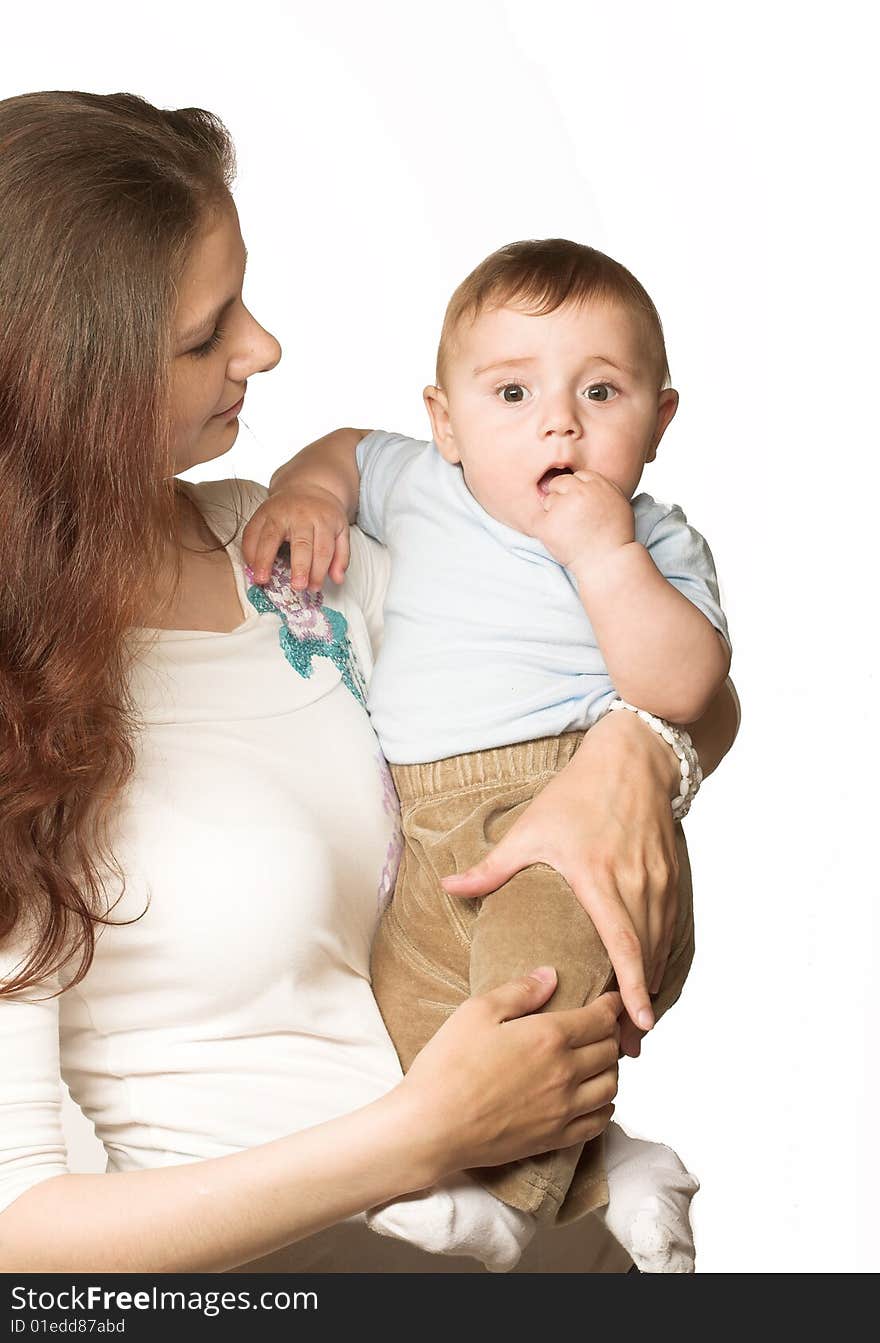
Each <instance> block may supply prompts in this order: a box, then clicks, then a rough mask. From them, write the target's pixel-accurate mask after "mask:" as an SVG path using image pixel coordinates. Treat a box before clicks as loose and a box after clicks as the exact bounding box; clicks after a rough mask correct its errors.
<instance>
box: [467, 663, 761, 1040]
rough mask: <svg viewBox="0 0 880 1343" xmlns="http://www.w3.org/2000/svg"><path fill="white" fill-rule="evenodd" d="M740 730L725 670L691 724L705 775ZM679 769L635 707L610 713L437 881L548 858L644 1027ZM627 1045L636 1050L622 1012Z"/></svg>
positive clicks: (666, 902)
mask: <svg viewBox="0 0 880 1343" xmlns="http://www.w3.org/2000/svg"><path fill="white" fill-rule="evenodd" d="M620 720H624V721H620ZM738 729H739V700H738V698H737V695H736V691H735V689H734V687H733V684H732V682H731V681H730V680H729V679H728V680H727V681H726V682H725V683H724V685H723V686H722V687H721V689H720V690H719V692H718V694H717V695H716V696H715V699H714V700H713V701H712V703H711V704H710V706H709V708H708V709H707V711H706V713H705V714H703V716H702V717H701V718H700V719H698V720H697V722H695V723H693V724H691V725H690V727H689V728H688V731H689V732H690V734H691V737H692V740H693V742H694V745H695V746H696V749H697V753H698V755H699V757H700V763H701V766H702V769H703V773H704V774H710V773H711V772H712V771H713V770H714V769H716V768H717V766H718V764H719V763H720V761H721V760H722V759H723V758H724V756H725V755H726V754H727V752H728V751H729V750H730V747H731V746H732V745H733V741H734V738H735V737H736V734H737V731H738ZM680 777H681V776H680V773H679V762H678V760H677V758H676V756H675V754H674V753H673V751H672V750H671V749H670V748H669V747H668V746H667V745H666V743H665V742H664V741H663V739H662V738H661V737H660V736H659V735H658V734H657V733H656V732H654V731H652V729H651V728H650V727H648V726H646V724H644V723H643V722H642V721H641V719H639V717H638V716H637V715H636V714H630V713H615V714H606V716H605V717H604V718H602V719H600V721H599V722H598V723H597V724H596V725H595V727H592V728H591V729H590V731H589V732H588V733H587V734H586V736H585V737H584V740H583V742H582V743H581V745H580V747H579V749H578V751H577V752H576V753H575V755H574V757H573V758H572V760H571V761H570V762H569V764H568V765H566V767H565V768H564V769H563V770H561V771H560V773H559V774H557V775H556V776H555V777H554V778H553V779H551V780H550V782H549V783H548V784H547V785H546V787H545V788H543V789H542V790H541V792H540V793H538V795H537V796H536V797H535V798H534V799H533V801H532V802H531V804H530V805H529V807H527V809H526V810H525V811H524V812H523V814H522V816H520V817H519V818H518V820H517V821H516V823H515V824H514V825H513V826H511V828H510V830H509V831H508V832H507V834H506V835H505V837H504V839H503V840H501V842H500V843H499V844H498V845H496V847H495V848H494V849H493V850H492V852H491V853H490V854H488V855H487V857H486V858H485V859H484V860H483V862H481V863H478V864H477V865H476V866H475V867H473V868H471V869H470V870H469V871H467V872H462V873H460V874H459V875H458V876H456V877H449V878H447V879H446V880H445V881H444V883H443V885H444V887H445V888H446V890H447V891H449V893H450V894H451V895H458V896H481V895H488V894H489V892H490V891H495V890H497V889H498V887H499V886H501V885H502V884H503V883H504V882H505V881H508V880H509V879H510V878H511V877H512V876H513V875H514V874H515V873H516V872H519V871H521V870H522V869H523V868H524V867H529V866H530V865H531V864H532V863H549V864H550V866H551V867H554V868H556V870H557V871H558V872H560V873H561V874H562V876H563V877H565V879H566V881H567V882H568V884H569V885H570V886H571V888H572V890H573V891H574V894H575V895H576V896H577V898H578V900H579V901H580V903H581V904H582V905H583V907H584V909H585V910H586V911H587V913H588V914H589V915H590V917H591V918H592V920H593V922H594V923H595V925H596V929H597V931H598V933H599V936H600V937H601V938H602V941H603V942H604V944H605V946H606V948H607V950H608V954H609V956H610V958H611V962H612V965H613V966H614V971H615V973H616V975H617V982H618V984H619V985H620V991H621V995H622V997H623V1003H624V1007H625V1008H626V1010H627V1013H628V1015H629V1018H630V1021H631V1022H632V1023H635V1024H636V1025H640V1026H641V1027H642V1030H649V1029H650V1028H651V1026H652V1025H653V1019H654V1014H653V1011H652V1009H651V1002H650V996H649V991H650V992H654V991H656V988H657V987H659V983H660V980H661V979H662V977H663V971H664V970H665V968H666V961H667V959H668V956H669V950H670V946H671V942H672V935H673V930H674V927H675V917H676V911H677V908H678V875H679V874H678V858H677V855H676V851H675V831H674V823H673V819H672V808H671V805H670V799H671V798H672V797H674V796H675V794H676V793H677V792H678V784H679V780H680ZM643 1013H647V1015H646V1016H642V1014H643ZM624 1045H625V1047H626V1049H627V1052H630V1053H637V1052H638V1050H637V1048H636V1041H635V1036H634V1034H633V1032H632V1031H629V1030H627V1029H626V1023H624Z"/></svg>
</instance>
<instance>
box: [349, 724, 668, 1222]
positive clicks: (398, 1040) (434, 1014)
mask: <svg viewBox="0 0 880 1343" xmlns="http://www.w3.org/2000/svg"><path fill="white" fill-rule="evenodd" d="M582 736H583V734H582V733H579V732H573V733H566V734H564V735H563V736H561V737H548V738H544V739H542V740H539V741H531V742H524V743H522V744H520V745H516V746H509V747H500V748H498V749H495V750H489V751H476V752H473V753H472V754H470V755H461V756H453V757H450V758H448V759H446V760H439V761H434V762H431V763H429V764H423V765H393V766H392V767H391V769H392V774H393V776H394V782H395V784H396V786H397V791H398V794H399V797H400V806H401V819H402V824H403V833H404V851H403V857H402V859H401V865H400V871H399V873H398V877H397V885H396V888H395V892H394V898H393V900H392V901H391V903H390V904H389V906H388V908H387V909H386V911H385V914H384V916H383V918H382V920H381V921H380V924H379V927H378V929H377V933H376V938H375V941H374V944H373V952H372V979H373V992H374V993H375V995H376V1001H377V1002H378V1004H379V1008H380V1010H381V1013H382V1016H383V1018H384V1020H385V1024H386V1026H387V1028H388V1032H389V1034H390V1036H391V1039H392V1040H393V1041H394V1045H395V1047H396V1049H397V1053H398V1055H399V1057H400V1061H401V1065H402V1067H403V1069H404V1071H406V1069H407V1068H409V1066H410V1064H411V1063H412V1061H413V1059H414V1058H415V1056H416V1054H417V1053H418V1052H419V1050H420V1049H421V1048H422V1046H423V1045H424V1044H425V1043H426V1042H427V1041H428V1040H429V1039H430V1037H431V1036H432V1035H433V1034H434V1032H435V1031H437V1030H438V1029H439V1027H440V1026H441V1025H442V1024H443V1022H444V1021H445V1020H446V1019H447V1017H448V1016H449V1015H450V1013H452V1012H453V1011H454V1010H455V1008H456V1007H458V1006H459V1004H460V1003H462V1002H463V1001H464V999H465V998H467V997H468V996H470V995H471V994H475V993H484V992H487V991H488V990H490V989H492V988H495V987H497V986H498V985H499V984H503V983H504V982H505V980H508V979H511V978H513V977H515V976H518V975H522V974H524V973H526V972H527V971H529V970H531V969H533V968H534V967H535V966H536V965H542V964H545V965H553V966H555V967H556V970H557V973H558V987H557V989H556V992H555V993H554V995H553V997H552V999H551V1000H550V1002H549V1003H548V1004H547V1006H546V1007H545V1008H543V1009H542V1010H543V1011H548V1010H549V1011H551V1012H552V1011H556V1010H559V1009H563V1008H569V1007H580V1006H581V1005H583V1004H584V1003H587V1002H590V1001H591V1000H592V999H593V998H596V997H598V996H599V994H601V993H604V992H605V991H606V989H608V988H612V987H616V981H615V978H614V973H613V970H612V968H611V963H610V961H609V959H608V954H607V952H606V950H605V947H604V946H603V944H602V942H601V941H600V939H599V936H598V934H597V932H596V929H595V927H594V925H593V922H592V920H591V919H590V918H589V916H588V915H587V914H586V913H585V912H584V910H583V908H582V907H581V905H580V904H579V903H578V901H577V899H576V898H575V896H574V895H573V893H572V890H571V887H570V886H569V885H568V884H567V882H565V881H564V880H563V878H562V877H561V876H559V874H558V873H557V872H556V871H554V869H553V868H551V867H548V866H546V865H545V864H537V865H535V866H534V867H530V868H527V869H526V870H525V871H523V872H520V873H518V874H517V875H516V876H514V877H512V878H511V880H510V881H508V882H506V883H505V884H504V886H502V887H501V888H500V889H499V890H498V891H496V892H494V893H493V894H492V895H488V896H486V897H484V898H483V899H477V900H466V899H461V898H457V897H455V896H449V895H447V894H446V892H445V891H444V890H443V888H442V887H441V885H440V879H441V878H442V877H445V876H449V875H452V874H453V873H455V872H462V871H464V870H465V869H466V868H468V867H470V866H471V865H472V864H473V863H476V862H478V861H479V860H480V859H481V858H483V857H484V856H485V855H486V854H487V853H488V851H489V850H490V849H491V848H492V847H493V846H494V845H495V844H497V842H498V841H499V840H500V839H501V838H502V837H503V835H505V834H506V832H507V830H508V829H509V828H510V826H511V825H512V824H513V822H514V821H515V820H516V818H517V817H518V816H519V815H520V814H521V812H522V811H524V810H525V808H526V807H527V806H528V804H529V802H530V801H531V799H532V798H533V797H534V796H535V794H536V793H538V792H539V791H540V789H541V788H542V787H543V786H544V784H545V783H547V781H548V780H549V779H550V778H551V777H552V776H553V775H554V774H555V773H557V772H558V771H559V770H561V769H562V768H563V767H564V766H565V765H566V764H567V763H568V761H569V760H570V759H571V757H572V755H573V754H574V752H575V751H576V749H577V747H578V745H579V744H580V741H581V738H582ZM676 845H677V850H678V857H679V862H680V865H681V877H680V883H679V910H678V922H677V926H676V931H675V938H674V941H673V947H672V951H671V953H670V957H669V961H668V964H667V966H666V973H665V976H664V979H663V983H662V984H661V986H660V990H659V992H658V993H657V994H655V995H654V996H653V998H652V1002H653V1006H654V1011H655V1015H656V1016H657V1017H659V1016H660V1015H661V1014H662V1013H663V1012H665V1011H666V1009H667V1008H669V1007H671V1006H672V1004H673V1003H674V1002H675V1001H676V999H677V998H678V996H679V994H680V993H681V989H682V986H683V984H684V981H685V979H686V977H687V973H688V970H689V968H690V964H691V961H692V959H693V952H694V926H693V903H692V891H691V880H690V866H689V863H688V855H687V848H686V845H685V841H684V835H683V833H682V829H681V826H680V825H678V826H676ZM603 1141H604V1140H603V1138H602V1137H599V1138H596V1139H594V1140H593V1141H591V1142H588V1143H585V1144H579V1145H578V1146H575V1147H569V1148H565V1149H563V1150H561V1151H557V1152H548V1153H545V1154H544V1155H542V1156H539V1157H533V1158H531V1159H529V1160H526V1161H517V1162H513V1163H509V1164H507V1165H504V1166H495V1167H487V1168H485V1169H481V1170H478V1171H472V1172H471V1174H472V1175H474V1176H475V1177H476V1178H477V1179H478V1180H479V1182H480V1183H481V1184H482V1185H484V1186H485V1187H486V1188H487V1189H489V1190H490V1191H491V1192H492V1193H493V1194H495V1195H496V1197H498V1198H500V1199H502V1200H503V1201H504V1202H505V1203H508V1204H510V1205H511V1206H513V1207H515V1208H519V1209H521V1210H522V1211H524V1212H529V1213H533V1214H534V1215H535V1216H536V1217H538V1218H539V1219H540V1220H541V1221H556V1222H559V1223H563V1222H570V1221H573V1220H574V1219H575V1218H577V1217H582V1216H584V1214H586V1213H588V1212H592V1211H594V1210H595V1209H596V1208H599V1207H602V1206H603V1205H604V1204H605V1203H607V1201H608V1187H607V1183H606V1179H605V1168H604V1160H603Z"/></svg>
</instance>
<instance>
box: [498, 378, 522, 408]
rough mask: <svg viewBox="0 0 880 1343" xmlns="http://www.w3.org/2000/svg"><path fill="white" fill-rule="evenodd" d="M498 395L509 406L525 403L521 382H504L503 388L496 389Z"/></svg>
mask: <svg viewBox="0 0 880 1343" xmlns="http://www.w3.org/2000/svg"><path fill="white" fill-rule="evenodd" d="M498 395H499V396H500V397H501V399H502V401H506V402H507V404H508V405H509V406H516V405H519V403H520V402H521V401H525V399H526V389H525V387H523V385H522V383H521V382H506V383H505V384H504V386H503V387H499V388H498Z"/></svg>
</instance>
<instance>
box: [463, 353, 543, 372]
mask: <svg viewBox="0 0 880 1343" xmlns="http://www.w3.org/2000/svg"><path fill="white" fill-rule="evenodd" d="M534 362H535V356H534V355H531V354H527V355H524V356H523V357H522V358H521V359H498V360H496V361H495V363H493V364H484V365H483V367H482V368H475V369H474V376H475V377H479V375H480V374H481V373H488V372H489V370H490V369H493V368H509V367H513V366H515V367H517V368H520V367H521V366H522V365H523V364H533V363H534Z"/></svg>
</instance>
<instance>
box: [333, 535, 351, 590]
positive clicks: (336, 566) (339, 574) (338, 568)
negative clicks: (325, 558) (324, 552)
mask: <svg viewBox="0 0 880 1343" xmlns="http://www.w3.org/2000/svg"><path fill="white" fill-rule="evenodd" d="M350 561H351V543H350V541H349V539H348V528H347V527H344V528H343V529H342V531H341V532H340V533H339V535H338V536H337V538H336V549H335V550H334V552H333V559H332V560H331V561H330V577H331V579H332V580H333V582H334V583H341V582H342V580H343V578H344V577H345V571H346V569H347V568H348V566H349V563H350Z"/></svg>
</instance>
